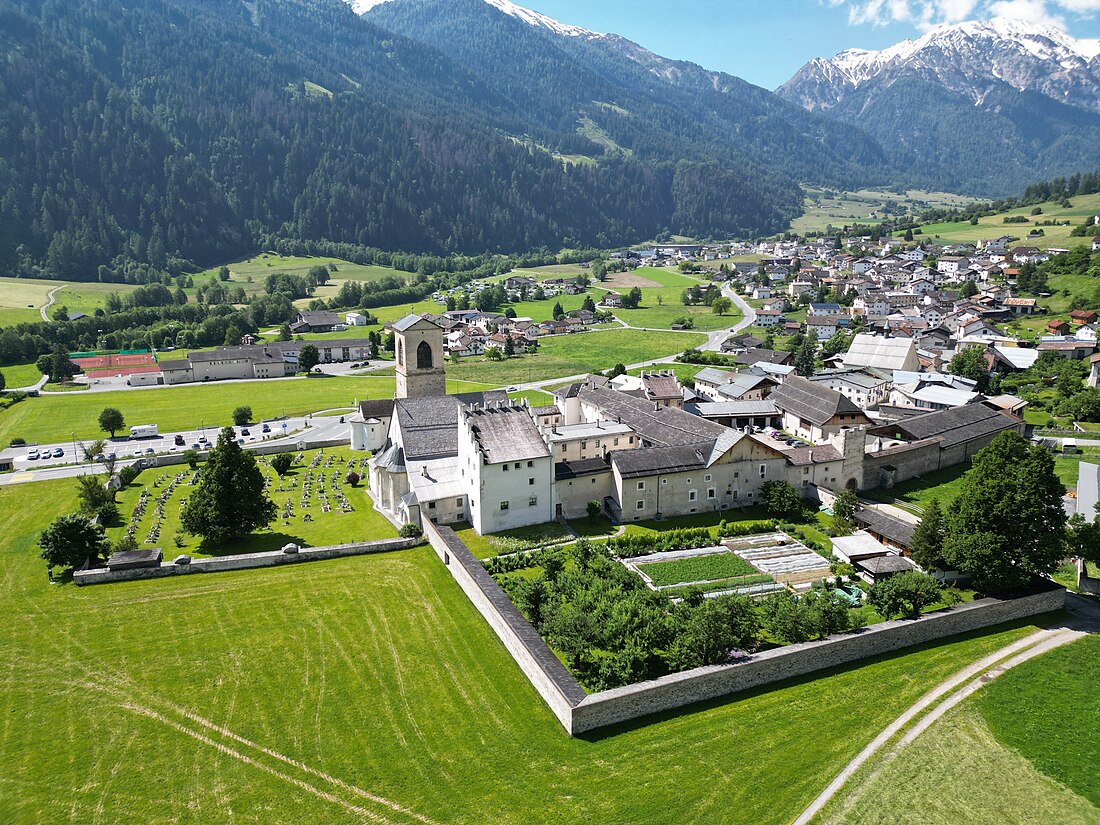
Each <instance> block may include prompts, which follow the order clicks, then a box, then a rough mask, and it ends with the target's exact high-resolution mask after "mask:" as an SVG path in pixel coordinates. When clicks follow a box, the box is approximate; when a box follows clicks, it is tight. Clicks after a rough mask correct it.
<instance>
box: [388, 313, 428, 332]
mask: <svg viewBox="0 0 1100 825" xmlns="http://www.w3.org/2000/svg"><path fill="white" fill-rule="evenodd" d="M421 321H424V322H425V323H428V324H432V326H439V325H438V324H433V323H432V322H431V321H429V320H428V319H427V318H425V317H423V316H421V315H406V316H405V317H404V318H402V319H401V320H400V321H394V323H393V328H394V329H395V330H397V331H398V332H404V331H405V330H407V329H409V328H411V327H413V326H415V325H416V324H418V323H420V322H421Z"/></svg>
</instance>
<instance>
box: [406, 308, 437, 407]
mask: <svg viewBox="0 0 1100 825" xmlns="http://www.w3.org/2000/svg"><path fill="white" fill-rule="evenodd" d="M393 349H394V356H395V357H396V358H397V397H398V398H422V397H424V396H431V395H446V394H447V374H446V370H445V369H444V367H443V330H442V329H441V328H440V327H438V326H437V325H435V324H433V323H432V322H431V321H429V320H428V319H427V318H423V317H421V316H420V315H406V316H405V317H404V318H402V319H401V320H400V321H398V322H397V323H395V324H394V325H393Z"/></svg>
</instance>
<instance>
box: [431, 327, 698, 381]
mask: <svg viewBox="0 0 1100 825" xmlns="http://www.w3.org/2000/svg"><path fill="white" fill-rule="evenodd" d="M703 342H704V337H703V336H702V335H701V334H699V333H696V332H659V333H654V332H642V331H640V330H633V329H613V330H605V331H602V332H595V331H593V332H584V333H577V334H574V335H562V336H555V337H553V338H546V339H544V340H542V341H540V342H539V351H538V352H537V353H535V354H532V355H518V356H516V357H515V358H510V359H508V360H507V361H499V362H494V361H489V360H487V359H485V358H463V359H462V361H461V362H460V363H458V364H447V374H448V375H451V376H453V377H455V378H460V379H462V380H465V381H475V382H484V383H489V384H492V385H493V386H502V385H505V386H506V385H508V384H521V383H526V382H528V381H542V380H546V379H550V378H556V377H558V376H562V377H564V376H568V375H580V374H582V373H589V372H600V371H603V370H608V369H611V368H612V367H613V366H615V365H616V364H635V363H638V362H640V361H650V360H652V359H655V358H663V357H664V356H666V355H673V354H675V353H678V352H682V351H683V350H685V349H690V348H691V347H695V346H699V345H700V344H701V343H703Z"/></svg>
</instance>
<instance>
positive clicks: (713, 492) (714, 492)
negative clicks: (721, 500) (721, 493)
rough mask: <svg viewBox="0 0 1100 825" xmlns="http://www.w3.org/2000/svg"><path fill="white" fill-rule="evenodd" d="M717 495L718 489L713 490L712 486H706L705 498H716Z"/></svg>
mask: <svg viewBox="0 0 1100 825" xmlns="http://www.w3.org/2000/svg"><path fill="white" fill-rule="evenodd" d="M717 497H718V491H717V490H715V489H714V488H713V487H708V488H707V498H717Z"/></svg>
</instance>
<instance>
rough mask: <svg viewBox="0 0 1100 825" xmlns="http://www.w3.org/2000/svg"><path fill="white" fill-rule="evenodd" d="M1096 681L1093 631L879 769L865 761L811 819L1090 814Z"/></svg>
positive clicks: (868, 824)
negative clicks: (818, 816)
mask: <svg viewBox="0 0 1100 825" xmlns="http://www.w3.org/2000/svg"><path fill="white" fill-rule="evenodd" d="M1097 679H1100V638H1097V637H1089V638H1086V639H1082V640H1081V641H1079V642H1075V643H1074V644H1071V645H1067V646H1066V647H1062V648H1058V649H1057V650H1054V651H1052V652H1050V653H1047V654H1044V655H1043V656H1040V657H1038V658H1036V659H1033V660H1031V661H1029V662H1026V663H1024V664H1022V665H1020V666H1019V667H1017V668H1014V669H1013V670H1010V671H1008V672H1007V673H1005V674H1004V675H1002V676H1000V677H999V678H997V679H996V680H994V681H992V682H990V683H989V684H988V685H986V686H984V687H983V688H982V689H981V690H980V691H979V692H978V693H977V694H976V695H975V696H974V697H973V698H972V699H970V700H968V701H967V702H965V703H964V704H963V705H961V706H960V707H959V708H957V709H955V710H953V711H950V712H949V713H948V714H947V715H946V716H945V717H944V718H943V719H941V720H939V721H938V722H936V723H935V725H934V726H933V727H932V728H931V729H930V730H928V731H926V732H925V733H923V734H922V735H921V736H920V737H919V738H918V739H917V740H916V741H914V742H913V743H912V744H910V745H909V746H908V747H906V748H905V749H904V750H903V751H901V753H900V754H899V755H898V756H897V758H896V759H894V760H893V761H892V762H890V763H889V764H887V765H886V766H885V767H882V766H881V762H880V761H879V760H876V761H874V762H872V763H871V764H870V765H868V766H866V768H865V769H864V770H862V771H861V772H860V773H859V774H857V776H856V778H855V780H854V781H853V783H852V785H851V786H850V787H849V788H846V789H845V790H843V791H842V793H841V795H840V796H839V797H838V798H837V799H836V800H835V801H834V802H833V803H832V804H831V805H830V806H829V807H828V808H827V809H826V812H825V816H824V817H822V818H821V819H820V820H819V821H821V822H827V823H851V824H852V825H872V824H873V823H875V824H877V823H881V824H882V825H886V823H890V825H893V824H894V823H911V824H912V825H918V823H927V822H968V823H974V825H984V824H985V823H989V825H995V824H996V825H999V823H1004V822H1036V823H1038V822H1057V823H1060V824H1062V823H1064V825H1078V824H1079V825H1086V823H1095V822H1097V821H1098V820H1100V783H1098V781H1097V777H1096V771H1095V765H1096V764H1097V761H1098V760H1100V739H1098V738H1097V735H1096V733H1095V732H1094V730H1093V726H1092V724H1091V722H1092V720H1094V719H1096V718H1097V716H1098V715H1100V694H1098V693H1097V691H1096V682H1097Z"/></svg>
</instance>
